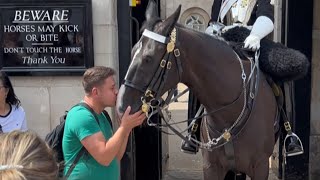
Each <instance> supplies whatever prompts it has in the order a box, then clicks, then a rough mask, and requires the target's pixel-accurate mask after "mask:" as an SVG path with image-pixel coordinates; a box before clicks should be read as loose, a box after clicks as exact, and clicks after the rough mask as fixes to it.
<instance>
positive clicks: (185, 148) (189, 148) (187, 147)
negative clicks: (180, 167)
mask: <svg viewBox="0 0 320 180" xmlns="http://www.w3.org/2000/svg"><path fill="white" fill-rule="evenodd" d="M187 138H188V140H189V141H192V139H191V135H188V136H187ZM180 150H181V151H182V152H184V153H187V154H197V152H198V151H199V146H196V147H195V146H193V145H192V144H190V143H188V142H186V141H185V140H182V142H181V147H180Z"/></svg>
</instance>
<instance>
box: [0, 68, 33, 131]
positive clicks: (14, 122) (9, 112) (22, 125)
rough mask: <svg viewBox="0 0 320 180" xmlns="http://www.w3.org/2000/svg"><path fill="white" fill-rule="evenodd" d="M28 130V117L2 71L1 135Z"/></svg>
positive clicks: (0, 80) (0, 100)
mask: <svg viewBox="0 0 320 180" xmlns="http://www.w3.org/2000/svg"><path fill="white" fill-rule="evenodd" d="M14 130H21V131H26V130H27V122H26V115H25V112H24V110H23V108H22V106H21V102H20V100H19V99H18V98H17V96H16V95H15V93H14V90H13V87H12V84H11V81H10V79H9V77H8V75H7V74H6V73H5V72H3V71H0V133H8V132H11V131H14Z"/></svg>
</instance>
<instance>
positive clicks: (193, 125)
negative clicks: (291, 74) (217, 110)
mask: <svg viewBox="0 0 320 180" xmlns="http://www.w3.org/2000/svg"><path fill="white" fill-rule="evenodd" d="M197 129H198V124H196V123H193V124H192V127H191V132H193V133H195V132H196V131H197Z"/></svg>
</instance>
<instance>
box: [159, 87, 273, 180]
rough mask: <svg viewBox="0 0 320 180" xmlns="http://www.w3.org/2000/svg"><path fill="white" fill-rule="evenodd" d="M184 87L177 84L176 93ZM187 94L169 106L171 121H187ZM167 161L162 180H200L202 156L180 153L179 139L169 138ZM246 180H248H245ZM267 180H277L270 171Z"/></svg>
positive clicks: (184, 126)
mask: <svg viewBox="0 0 320 180" xmlns="http://www.w3.org/2000/svg"><path fill="white" fill-rule="evenodd" d="M185 88H186V86H185V85H183V84H179V85H178V91H179V92H182V91H183V90H184V89H185ZM187 103H188V93H186V94H185V95H183V96H182V97H180V98H179V99H178V102H175V103H172V104H171V105H170V106H169V110H170V111H171V117H172V118H171V119H172V121H174V122H179V121H183V120H186V119H187V108H188V104H187ZM186 126H187V123H182V124H179V125H178V126H177V128H178V129H180V131H181V130H185V129H186ZM168 142H169V160H168V164H167V170H166V173H165V174H164V178H163V180H202V179H203V177H202V176H203V174H202V156H201V152H199V153H197V154H196V155H190V154H186V153H183V152H181V151H180V145H181V139H180V138H179V137H178V136H169V138H168ZM247 179H248V180H249V179H250V178H247ZM268 180H278V178H277V177H276V176H275V174H274V173H273V172H272V171H271V170H270V174H269V178H268Z"/></svg>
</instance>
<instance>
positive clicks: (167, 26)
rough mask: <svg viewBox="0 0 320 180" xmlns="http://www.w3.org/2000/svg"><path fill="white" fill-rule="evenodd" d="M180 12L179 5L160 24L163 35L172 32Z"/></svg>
mask: <svg viewBox="0 0 320 180" xmlns="http://www.w3.org/2000/svg"><path fill="white" fill-rule="evenodd" d="M180 12H181V4H180V5H179V7H178V8H177V10H176V11H175V12H174V13H173V14H172V15H171V16H170V17H168V18H167V19H166V20H165V21H164V22H163V23H162V27H163V28H164V35H169V33H170V32H171V31H172V29H173V28H174V26H175V25H176V23H177V21H178V19H179V16H180Z"/></svg>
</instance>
